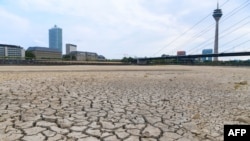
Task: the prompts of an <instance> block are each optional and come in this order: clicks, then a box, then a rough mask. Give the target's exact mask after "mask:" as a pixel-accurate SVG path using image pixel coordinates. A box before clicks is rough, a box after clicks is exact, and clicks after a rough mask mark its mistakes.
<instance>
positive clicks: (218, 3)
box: [217, 0, 219, 9]
mask: <svg viewBox="0 0 250 141" xmlns="http://www.w3.org/2000/svg"><path fill="white" fill-rule="evenodd" d="M217 9H219V0H217Z"/></svg>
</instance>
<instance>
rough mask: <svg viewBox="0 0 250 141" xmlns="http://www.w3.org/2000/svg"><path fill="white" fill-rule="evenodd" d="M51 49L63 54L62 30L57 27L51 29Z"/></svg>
mask: <svg viewBox="0 0 250 141" xmlns="http://www.w3.org/2000/svg"><path fill="white" fill-rule="evenodd" d="M49 48H53V49H57V50H58V51H60V52H61V53H62V29H61V28H59V27H57V26H56V25H55V26H54V27H53V28H51V29H49Z"/></svg>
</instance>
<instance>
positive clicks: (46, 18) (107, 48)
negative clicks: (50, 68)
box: [0, 0, 250, 59]
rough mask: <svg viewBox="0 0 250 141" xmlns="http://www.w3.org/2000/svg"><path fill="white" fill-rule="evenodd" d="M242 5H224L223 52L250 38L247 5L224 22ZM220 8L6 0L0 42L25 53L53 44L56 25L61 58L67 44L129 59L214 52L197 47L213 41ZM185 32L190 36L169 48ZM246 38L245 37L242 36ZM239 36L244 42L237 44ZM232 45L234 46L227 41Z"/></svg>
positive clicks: (237, 0)
mask: <svg viewBox="0 0 250 141" xmlns="http://www.w3.org/2000/svg"><path fill="white" fill-rule="evenodd" d="M244 2H246V1H245V0H231V1H229V2H227V0H221V1H220V5H222V8H221V9H222V10H223V15H224V16H223V18H222V19H221V21H220V22H221V24H220V33H221V34H220V35H221V37H223V36H225V35H227V36H225V37H223V38H222V39H221V40H220V43H219V44H220V45H219V52H222V51H226V50H227V49H230V48H232V47H234V46H237V45H240V44H241V43H244V42H245V41H247V39H249V38H250V35H248V34H247V33H249V32H250V26H249V24H245V25H244V26H241V24H242V25H243V24H244V23H247V22H248V21H249V17H246V16H247V15H248V14H247V13H249V12H250V10H249V9H250V8H249V5H246V7H245V8H244V7H242V10H241V11H239V13H237V14H234V15H232V16H231V17H230V18H226V17H228V16H230V15H229V14H230V12H231V11H233V10H234V9H235V8H237V7H239V6H240V5H242V4H243V3H244ZM56 3H58V5H56ZM197 3H199V4H197ZM224 3H225V4H224ZM216 4H217V0H214V1H208V0H207V1H204V2H202V3H200V1H198V0H191V1H184V2H183V1H174V0H161V1H157V2H156V1H154V2H152V1H151V2H149V1H146V0H141V1H129V0H128V1H125V0H121V1H114V0H108V1H105V2H103V1H100V0H94V1H91V2H90V1H80V0H73V1H70V2H68V1H63V0H61V1H60V0H55V1H48V0H36V1H32V0H25V1H24V0H17V1H7V0H3V1H1V2H0V16H1V17H2V18H3V20H4V21H6V22H2V23H0V28H1V32H2V34H1V35H0V43H2V44H14V45H20V46H22V47H24V48H25V49H27V48H28V47H29V46H49V45H48V33H47V32H48V29H49V28H51V27H52V26H53V25H55V24H56V25H58V26H60V27H61V28H62V29H63V45H62V46H63V54H65V50H64V46H65V44H66V43H73V44H76V45H77V46H78V49H79V50H83V51H90V52H98V53H100V54H103V55H105V56H106V57H107V58H114V59H116V58H122V57H125V56H126V57H128V56H131V57H145V56H147V57H149V56H161V55H162V54H169V55H173V54H176V51H178V50H185V51H186V53H187V54H190V53H191V54H195V53H196V54H197V53H199V54H201V52H202V49H204V48H213V40H212V41H211V42H212V43H211V44H210V42H208V43H206V44H208V45H207V46H204V48H200V49H199V45H200V44H202V43H203V42H204V41H206V40H208V39H210V38H214V19H213V17H212V11H213V10H214V9H215V8H216ZM223 4H224V5H223ZM209 14H210V15H209ZM207 15H209V17H208V18H207V19H206V20H204V21H202V22H201V24H199V25H198V26H196V27H195V28H192V27H193V26H194V25H195V24H196V23H197V22H199V21H200V20H201V19H203V18H204V17H206V16H207ZM244 18H245V20H244V21H243V22H241V20H242V19H244ZM237 21H238V23H240V22H241V24H239V25H238V26H241V28H238V29H237V30H236V31H235V32H231V33H230V30H227V29H230V27H231V26H232V25H234V24H236V22H237ZM16 23H18V26H17V24H16ZM210 24H213V27H211V29H209V32H207V33H206V34H204V35H202V36H199V37H198V38H196V39H195V40H191V39H192V38H191V37H193V36H195V35H196V34H198V33H199V32H201V31H203V30H204V28H205V27H207V26H209V25H210ZM236 28H237V27H236ZM189 29H190V30H189ZM187 30H189V32H188V33H186V34H184V36H181V38H178V40H177V41H175V42H174V43H172V44H169V43H171V41H173V40H174V39H176V38H177V37H179V36H180V35H182V34H183V33H184V32H185V31H187ZM227 32H228V33H229V34H227ZM243 35H244V37H242V38H240V37H241V36H243ZM236 38H240V39H238V40H235V39H236ZM233 40H234V41H233ZM191 41H192V42H191ZM230 41H233V42H231V43H229V42H230ZM189 42H190V44H189ZM206 44H205V45H206ZM249 45H250V43H246V44H242V45H240V46H239V47H237V48H233V49H232V51H249ZM248 58H249V57H248Z"/></svg>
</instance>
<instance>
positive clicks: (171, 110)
mask: <svg viewBox="0 0 250 141" xmlns="http://www.w3.org/2000/svg"><path fill="white" fill-rule="evenodd" d="M249 83H250V68H247V67H245V68H244V67H201V66H0V140H1V141H9V140H23V141H33V140H34V141H40V140H41V141H42V140H48V141H55V140H65V141H66V140H69V141H98V140H101V141H210V140H211V141H217V140H218V141H222V140H223V128H224V124H250V87H249V86H250V84H249Z"/></svg>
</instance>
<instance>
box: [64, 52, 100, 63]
mask: <svg viewBox="0 0 250 141" xmlns="http://www.w3.org/2000/svg"><path fill="white" fill-rule="evenodd" d="M69 55H70V56H71V58H72V57H73V56H74V57H75V59H76V60H77V61H97V60H98V55H97V53H93V52H83V51H72V52H70V53H69Z"/></svg>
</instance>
